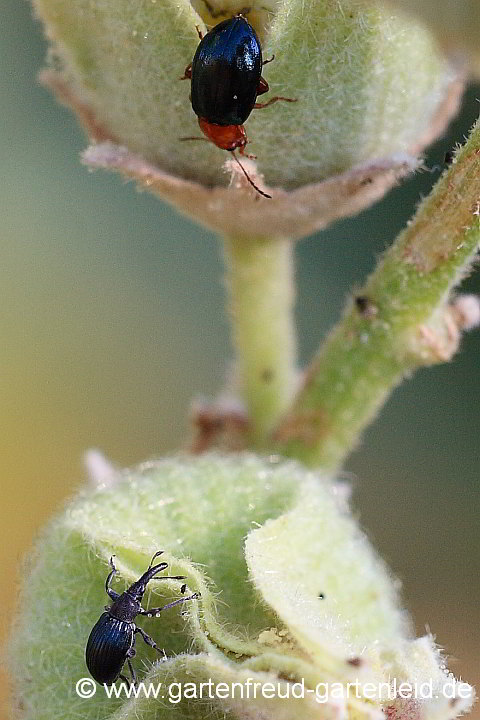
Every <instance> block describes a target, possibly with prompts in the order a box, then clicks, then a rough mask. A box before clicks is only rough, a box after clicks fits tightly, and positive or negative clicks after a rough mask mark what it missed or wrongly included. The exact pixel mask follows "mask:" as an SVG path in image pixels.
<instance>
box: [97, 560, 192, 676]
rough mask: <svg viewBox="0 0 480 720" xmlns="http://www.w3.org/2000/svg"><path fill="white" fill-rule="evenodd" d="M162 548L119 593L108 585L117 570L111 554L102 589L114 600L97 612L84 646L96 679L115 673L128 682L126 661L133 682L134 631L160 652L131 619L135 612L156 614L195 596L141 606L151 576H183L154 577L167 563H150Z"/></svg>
mask: <svg viewBox="0 0 480 720" xmlns="http://www.w3.org/2000/svg"><path fill="white" fill-rule="evenodd" d="M162 552H163V550H160V551H159V552H157V553H155V555H154V556H153V557H152V560H151V562H150V565H149V566H148V568H147V570H146V571H145V572H144V573H143V575H142V576H141V577H140V578H139V579H138V580H137V581H136V582H134V583H133V584H132V585H130V587H129V588H127V589H126V590H125V592H124V593H122V594H121V595H120V594H119V593H117V592H115V590H112V588H111V587H110V583H111V582H112V579H113V577H114V575H115V574H116V572H117V569H116V567H115V565H114V563H113V557H111V558H110V567H111V568H112V569H111V571H110V573H109V574H108V576H107V579H106V581H105V590H106V592H107V594H108V596H109V597H110V598H111V599H112V600H113V603H112V605H111V606H110V607H106V612H104V613H102V615H100V617H99V619H98V621H97V622H96V623H95V625H94V626H93V629H92V632H91V633H90V636H89V638H88V641H87V647H86V649H85V660H86V663H87V667H88V670H89V672H90V674H91V676H92V677H93V678H94V679H95V680H96V681H97V682H98V683H102V684H105V685H111V684H112V683H114V682H115V680H116V679H117V678H118V677H120V678H121V679H122V680H124V681H125V682H129V681H128V680H127V678H126V677H125V676H124V675H122V674H121V672H122V668H123V666H124V665H125V663H128V667H129V670H130V674H131V682H132V683H133V684H135V683H136V681H137V677H136V674H135V670H134V669H133V665H132V663H131V658H133V657H134V655H135V635H136V634H137V633H140V635H141V636H142V638H143V639H144V641H145V642H146V643H147V645H150V647H153V648H155V650H158V651H159V652H161V649H160V648H159V647H158V645H157V644H156V643H155V641H154V640H152V638H151V637H150V636H149V635H147V633H146V632H145V631H144V630H142V628H139V627H137V626H136V625H135V623H134V622H133V621H134V619H135V618H136V616H137V615H145V616H146V617H159V616H160V613H161V612H162V611H163V610H167V609H168V608H172V607H175V606H176V605H180V604H181V603H184V602H187V601H188V600H193V599H195V598H197V597H198V593H193V595H190V596H189V597H182V598H179V599H178V600H174V601H173V602H170V603H167V605H164V606H163V607H158V608H151V609H150V610H144V609H143V608H142V605H141V602H142V599H143V595H144V593H145V590H146V588H147V584H148V583H149V582H150V580H185V577H183V575H175V576H171V577H167V576H166V575H163V576H162V577H156V575H157V574H158V573H159V572H161V571H162V570H165V569H166V568H167V567H168V563H166V562H161V563H158V564H157V565H154V564H153V561H154V560H155V558H157V557H158V556H159V555H161V554H162ZM185 589H186V585H182V592H185Z"/></svg>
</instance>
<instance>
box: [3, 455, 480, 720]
mask: <svg viewBox="0 0 480 720" xmlns="http://www.w3.org/2000/svg"><path fill="white" fill-rule="evenodd" d="M346 494H347V493H346V490H345V488H343V487H341V486H338V485H335V484H333V483H332V482H331V481H330V480H329V479H328V478H325V477H321V476H319V475H318V474H315V473H313V472H309V471H306V470H304V469H303V468H302V467H300V466H299V465H298V464H295V463H292V462H283V461H282V462H280V461H279V460H278V459H277V458H270V459H259V458H257V457H255V456H252V455H246V454H245V455H239V456H235V455H231V456H228V457H224V456H219V455H216V454H211V455H206V456H202V457H200V458H197V459H189V458H186V457H177V458H170V459H167V460H162V461H159V462H155V463H150V464H146V465H144V466H141V467H140V468H138V469H136V470H133V471H129V472H123V473H119V474H118V477H117V478H116V482H115V483H114V484H113V485H112V486H110V487H108V488H102V487H99V488H98V489H92V490H86V491H84V492H82V493H81V494H80V495H79V496H78V497H77V498H75V499H74V500H73V501H72V503H71V504H70V505H69V506H68V507H67V509H66V511H65V512H64V513H63V514H62V515H61V516H60V517H58V518H57V519H56V520H55V521H54V522H52V524H51V525H50V527H49V528H48V529H47V530H46V531H45V532H44V534H43V536H42V537H41V538H40V540H39V542H38V544H37V548H36V550H35V551H34V552H33V553H32V555H31V556H30V558H29V564H30V569H29V571H28V573H27V574H26V577H25V584H24V590H23V595H22V598H21V601H20V602H19V618H18V620H17V624H16V627H15V632H14V634H13V639H12V642H11V647H10V658H9V663H10V666H11V670H12V677H13V678H14V679H15V682H16V684H17V688H16V689H17V697H18V708H19V714H18V717H22V718H25V719H30V718H31V719H32V720H33V719H35V720H43V719H45V720H46V719H47V718H48V720H51V719H52V718H59V719H61V720H70V719H72V720H73V718H80V717H81V718H84V719H85V720H88V719H89V718H91V719H93V718H95V719H98V718H118V719H119V718H124V719H126V718H132V720H133V719H134V718H135V719H138V718H145V719H146V718H152V719H153V718H172V720H173V719H174V718H175V719H176V720H178V719H179V718H195V719H196V720H200V719H201V718H205V719H206V718H223V717H225V716H227V717H231V718H246V717H248V718H255V717H261V718H262V719H263V720H266V719H269V718H272V720H273V719H274V718H275V720H278V719H279V718H280V719H283V718H285V720H287V719H290V718H292V719H293V718H306V717H316V718H321V719H322V720H323V719H324V718H349V719H351V720H353V719H355V720H360V719H361V718H377V717H378V718H383V717H384V715H383V710H386V709H387V708H389V710H388V711H389V713H390V715H389V717H392V718H396V719H397V718H409V719H410V720H415V719H416V718H418V719H419V720H420V719H422V720H423V719H427V718H432V719H433V718H439V719H443V718H445V719H447V718H452V717H454V716H455V715H456V714H457V713H459V712H461V711H464V710H465V709H467V708H468V707H469V706H470V704H471V701H472V691H471V689H470V688H468V686H466V691H465V690H464V694H468V697H467V698H464V699H462V698H461V697H460V695H459V694H458V693H456V691H455V693H456V694H455V698H454V699H453V700H451V698H446V697H444V689H445V687H446V686H447V685H448V683H451V681H452V677H451V676H450V675H448V674H447V672H446V670H445V669H444V666H443V664H442V660H441V658H440V656H439V654H438V653H437V651H436V649H435V647H434V645H433V642H432V639H431V638H429V637H426V638H422V639H419V640H415V639H414V637H413V636H412V634H411V630H410V627H409V622H408V618H407V617H406V616H405V614H404V613H403V612H402V611H401V610H400V609H399V606H398V602H397V598H396V589H395V582H394V581H392V578H391V577H390V575H389V573H388V571H387V570H386V568H385V566H384V565H383V563H382V562H381V561H380V560H379V559H378V558H377V557H376V556H375V553H374V551H373V549H372V548H371V546H370V544H369V542H368V540H367V539H366V537H365V536H364V535H363V534H362V533H361V531H360V530H359V528H358V527H357V524H356V522H355V520H354V519H353V518H352V516H351V515H350V513H349V511H348V508H347V506H346ZM160 549H161V550H164V551H165V555H164V557H165V559H166V560H167V561H168V562H169V565H170V567H169V572H172V573H174V574H177V573H181V574H184V575H186V576H187V584H188V588H189V589H190V590H192V591H193V590H195V591H198V592H200V593H201V598H200V599H199V600H198V601H192V602H189V603H188V604H187V605H186V606H184V608H185V610H186V615H183V614H181V613H180V610H181V609H172V610H169V611H166V612H165V613H164V614H162V616H161V617H160V618H159V619H146V618H142V619H141V620H140V624H141V626H142V627H143V628H144V629H145V630H146V631H147V632H148V633H149V634H150V635H151V636H152V637H153V638H154V639H155V641H156V642H157V643H158V644H159V645H160V647H162V648H164V650H165V657H160V658H159V656H158V655H156V654H155V653H154V651H152V650H151V649H149V648H147V647H146V646H145V645H144V644H143V643H142V641H141V639H139V640H137V656H136V657H135V659H134V663H135V666H136V669H137V672H138V674H139V676H140V679H141V680H144V681H145V682H150V681H151V682H153V683H155V686H158V683H162V688H164V690H163V691H162V694H161V695H160V697H157V698H154V697H148V698H147V697H145V695H144V694H143V695H142V694H141V695H140V697H139V698H138V699H126V698H125V697H120V698H117V699H109V698H108V697H107V695H106V693H105V690H104V688H103V687H100V686H98V687H97V691H96V694H95V696H94V697H92V698H90V699H82V698H80V697H79V696H78V694H77V693H76V690H75V687H76V683H77V681H79V680H80V679H81V678H83V677H86V676H87V675H88V673H87V671H86V667H85V662H84V649H85V643H86V640H87V637H88V635H89V632H90V630H91V628H92V626H93V624H94V623H95V621H96V620H97V618H98V616H99V615H100V613H101V612H102V609H103V606H104V604H105V602H106V600H107V597H106V595H105V591H104V582H105V577H106V575H107V573H108V559H109V557H110V555H112V554H115V555H116V564H117V567H118V569H119V571H120V575H121V580H120V581H116V582H115V583H114V587H115V589H117V591H121V590H122V588H123V587H124V586H125V584H129V583H131V582H132V581H133V580H135V579H137V578H138V577H139V575H140V574H141V573H142V572H143V571H144V570H145V568H146V566H147V565H148V562H149V560H150V557H151V556H152V554H153V552H155V551H157V550H160ZM179 592H180V582H178V581H166V582H162V583H160V584H158V585H156V584H155V582H154V581H152V582H151V583H150V585H149V592H148V593H147V595H146V596H145V599H144V606H145V607H148V606H150V607H151V606H158V605H161V604H163V602H164V601H165V602H166V601H168V599H170V598H173V597H178V596H179ZM158 593H161V598H160V597H159V596H158ZM394 680H395V682H398V683H400V682H411V683H414V682H417V683H430V682H431V685H432V688H433V691H434V694H435V695H437V696H438V697H437V698H436V699H435V698H434V699H419V700H417V701H415V702H414V704H413V705H412V702H413V701H410V703H409V704H408V703H406V701H405V700H402V699H400V698H398V697H397V698H392V699H385V698H384V699H379V698H378V697H377V698H373V699H370V698H369V697H367V693H366V687H367V686H366V685H365V683H367V682H370V683H373V684H374V685H375V686H377V685H378V683H381V682H383V683H388V682H393V681H394ZM356 681H358V688H359V689H358V691H355V696H353V697H350V698H347V697H343V698H342V697H339V692H340V690H342V691H344V692H345V693H346V688H347V683H349V682H350V683H353V682H356ZM172 683H173V684H172ZM179 683H185V685H184V688H183V689H184V692H185V696H182V693H181V691H180V685H179ZM200 683H207V684H208V683H209V684H210V692H207V690H206V689H205V687H206V686H204V693H207V694H206V696H205V695H204V697H203V698H199V697H198V695H199V694H200ZM221 683H226V684H227V691H226V690H225V686H222V685H221ZM234 683H236V684H237V685H235V686H233V685H232V684H234ZM252 683H260V684H261V685H259V686H258V688H260V687H267V685H266V683H273V684H274V688H275V691H274V693H273V696H272V693H271V692H270V694H269V695H267V697H264V696H262V693H261V691H260V690H258V689H257V696H256V697H253V695H252V694H250V696H249V697H247V695H246V693H247V688H248V687H250V693H252ZM295 684H296V685H295ZM232 687H235V688H236V693H234V694H233V696H232V692H233V691H232V692H230V693H229V691H228V688H232ZM269 687H270V686H269ZM293 687H296V696H291V695H290V696H289V693H291V691H292V688H293ZM222 688H223V690H222ZM240 688H243V692H244V697H243V699H242V697H241V696H240ZM301 688H303V696H302V697H299V695H300V694H302V693H301ZM328 688H330V689H331V691H332V692H333V691H334V688H336V691H335V692H336V694H335V696H334V697H333V696H332V697H329V698H326V696H325V693H326V692H328ZM308 691H310V692H308ZM315 691H316V693H317V694H315ZM352 692H353V691H352ZM195 693H196V695H195ZM357 693H358V697H357V696H356V695H357ZM162 695H163V696H162ZM322 698H323V699H322ZM321 699H322V701H321V702H320V701H319V700H321ZM412 708H414V710H413V709H412Z"/></svg>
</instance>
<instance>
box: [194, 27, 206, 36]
mask: <svg viewBox="0 0 480 720" xmlns="http://www.w3.org/2000/svg"><path fill="white" fill-rule="evenodd" d="M195 27H196V29H197V33H198V37H199V38H200V40H203V38H204V35H203V32H202V31H201V30H200V28H199V27H198V25H195Z"/></svg>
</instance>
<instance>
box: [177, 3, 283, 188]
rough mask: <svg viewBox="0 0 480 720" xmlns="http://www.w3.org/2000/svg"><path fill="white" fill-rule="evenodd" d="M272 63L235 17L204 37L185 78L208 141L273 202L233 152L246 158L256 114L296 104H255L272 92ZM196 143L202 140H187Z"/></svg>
mask: <svg viewBox="0 0 480 720" xmlns="http://www.w3.org/2000/svg"><path fill="white" fill-rule="evenodd" d="M199 34H200V33H199ZM271 60H273V58H271V59H270V60H263V58H262V48H261V46H260V42H259V40H258V37H257V34H256V32H255V30H254V29H253V27H252V26H251V25H250V24H249V22H248V21H247V20H246V19H245V18H244V17H243V16H242V15H235V17H233V18H230V19H229V20H224V21H223V22H221V23H219V24H218V25H215V27H214V28H212V29H211V30H210V32H208V33H207V34H206V35H205V36H204V37H202V36H201V39H200V44H199V46H198V48H197V50H196V52H195V55H194V57H193V60H192V62H191V64H190V65H188V66H187V68H186V69H185V74H184V76H183V79H187V78H191V80H192V92H191V99H192V108H193V111H194V112H195V114H196V115H197V116H198V124H199V125H200V129H201V130H202V132H203V134H204V135H205V137H206V138H207V139H208V140H211V142H213V143H214V144H215V145H216V146H217V147H219V148H221V149H222V150H228V151H229V152H232V153H233V155H234V157H235V160H236V161H237V163H238V164H239V165H240V167H241V168H242V171H243V173H244V175H245V176H246V178H247V180H248V181H249V182H250V184H251V185H253V187H254V188H255V189H256V190H257V192H258V193H259V194H260V195H263V196H264V197H268V198H270V197H271V196H270V195H267V194H266V193H264V192H263V191H262V190H260V189H259V188H258V187H257V186H256V185H255V184H254V183H253V181H252V180H251V179H250V177H249V176H248V174H247V172H246V170H245V169H244V167H243V165H242V164H241V163H240V162H239V160H238V159H237V157H236V155H235V153H234V151H235V150H237V149H238V151H239V152H240V154H241V155H244V154H245V146H246V145H247V143H248V139H247V134H246V132H245V128H244V127H243V123H244V122H245V121H246V120H247V118H248V116H249V115H250V113H251V112H252V110H253V109H254V108H257V109H260V108H265V107H268V106H269V105H273V103H275V102H277V101H278V100H284V101H286V102H296V99H294V98H286V97H280V96H275V97H273V98H270V100H269V101H268V102H266V103H257V102H256V100H257V96H258V95H263V94H264V93H266V92H268V90H269V87H268V83H267V81H266V80H265V79H264V78H263V77H262V67H263V65H266V64H267V63H269V62H271ZM193 139H197V138H182V140H193Z"/></svg>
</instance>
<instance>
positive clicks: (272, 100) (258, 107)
mask: <svg viewBox="0 0 480 720" xmlns="http://www.w3.org/2000/svg"><path fill="white" fill-rule="evenodd" d="M279 100H283V101H284V102H297V98H287V97H282V96H281V95H275V97H272V98H270V100H267V102H264V103H255V105H254V106H253V107H254V108H255V110H261V109H262V108H266V107H268V106H269V105H273V104H274V103H276V102H278V101H279Z"/></svg>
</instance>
